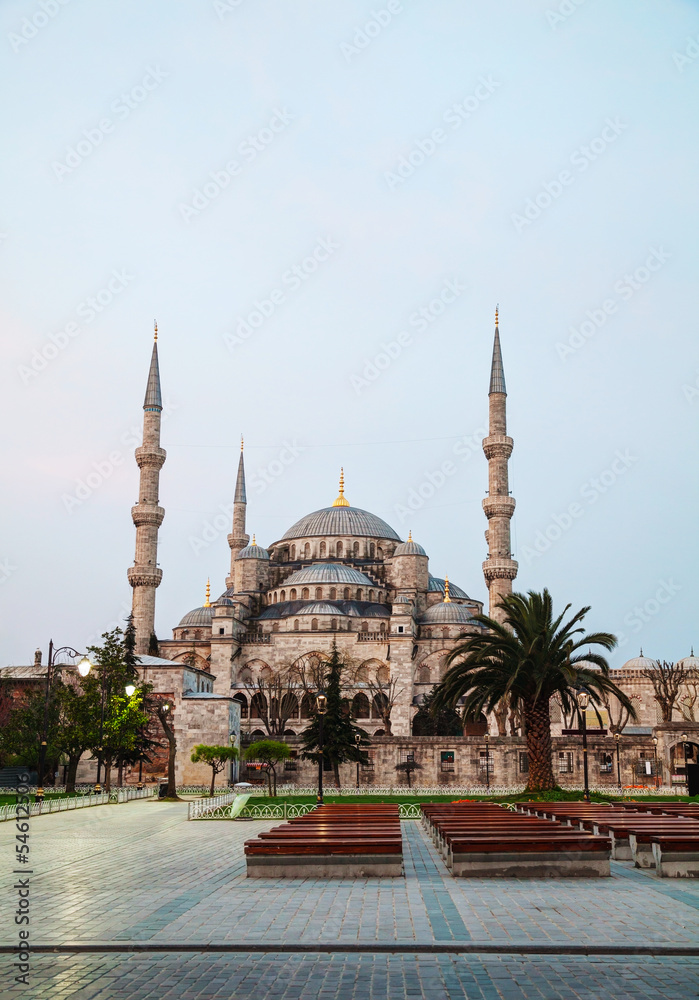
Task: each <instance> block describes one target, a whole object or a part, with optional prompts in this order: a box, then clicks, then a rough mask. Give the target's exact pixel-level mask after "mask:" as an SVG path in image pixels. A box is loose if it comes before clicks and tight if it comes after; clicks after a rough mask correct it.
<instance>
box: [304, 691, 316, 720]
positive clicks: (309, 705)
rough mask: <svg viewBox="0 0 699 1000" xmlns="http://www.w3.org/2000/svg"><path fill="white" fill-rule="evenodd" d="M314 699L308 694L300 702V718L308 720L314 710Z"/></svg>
mask: <svg viewBox="0 0 699 1000" xmlns="http://www.w3.org/2000/svg"><path fill="white" fill-rule="evenodd" d="M314 704H315V702H314V698H313V696H312V695H310V694H305V695H304V696H303V699H302V701H301V718H302V719H310V717H311V714H312V712H313V708H314Z"/></svg>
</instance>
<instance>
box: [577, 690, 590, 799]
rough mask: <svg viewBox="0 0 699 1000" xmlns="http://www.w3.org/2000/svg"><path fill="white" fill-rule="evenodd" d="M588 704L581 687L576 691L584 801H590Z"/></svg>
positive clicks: (587, 695)
mask: <svg viewBox="0 0 699 1000" xmlns="http://www.w3.org/2000/svg"><path fill="white" fill-rule="evenodd" d="M589 704H590V695H589V694H588V692H587V691H586V690H585V689H584V688H581V689H580V691H578V716H579V718H580V728H581V729H582V738H583V779H584V782H585V790H584V792H583V798H584V799H585V801H586V802H589V801H590V780H589V774H588V770H587V716H586V712H587V706H588V705H589Z"/></svg>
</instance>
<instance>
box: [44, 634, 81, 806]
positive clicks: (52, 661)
mask: <svg viewBox="0 0 699 1000" xmlns="http://www.w3.org/2000/svg"><path fill="white" fill-rule="evenodd" d="M59 653H70V654H71V656H73V657H76V656H80V653H79V652H78V651H77V649H73V647H72V646H61V647H59V649H54V648H53V639H50V640H49V659H48V663H47V665H46V691H45V695H44V723H43V727H42V730H41V743H40V745H39V773H38V775H37V779H38V780H37V785H38V787H37V790H36V801H37V802H41V801H42V800H43V798H44V771H45V769H46V748H47V745H48V739H49V737H48V730H49V701H50V699H51V685H52V683H53V674H54V671H57V670H61V669H62V668H63V667H64V666H65V664H64V663H56V657H57V656H58V655H59ZM91 669H92V664H91V663H90V661H89V659H88V658H87V656H83V657H82V658H81V660H80V662H79V663H78V671H79V672H80V676H81V677H87V675H88V674H89V673H90V670H91Z"/></svg>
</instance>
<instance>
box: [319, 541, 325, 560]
mask: <svg viewBox="0 0 699 1000" xmlns="http://www.w3.org/2000/svg"><path fill="white" fill-rule="evenodd" d="M320 558H321V559H325V542H321V543H320Z"/></svg>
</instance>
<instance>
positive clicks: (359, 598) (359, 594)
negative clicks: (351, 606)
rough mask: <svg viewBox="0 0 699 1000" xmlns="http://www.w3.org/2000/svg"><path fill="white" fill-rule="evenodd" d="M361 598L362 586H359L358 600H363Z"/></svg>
mask: <svg viewBox="0 0 699 1000" xmlns="http://www.w3.org/2000/svg"><path fill="white" fill-rule="evenodd" d="M361 599H362V588H361V587H357V600H358V601H361Z"/></svg>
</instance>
